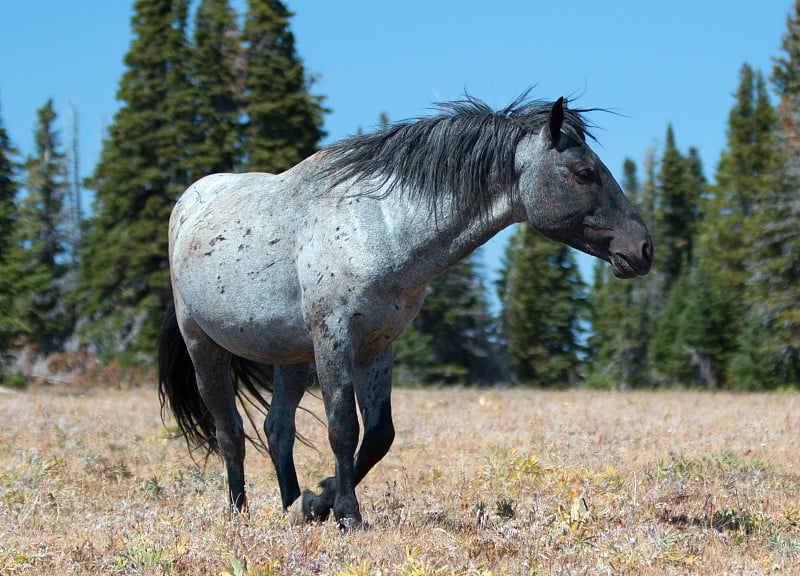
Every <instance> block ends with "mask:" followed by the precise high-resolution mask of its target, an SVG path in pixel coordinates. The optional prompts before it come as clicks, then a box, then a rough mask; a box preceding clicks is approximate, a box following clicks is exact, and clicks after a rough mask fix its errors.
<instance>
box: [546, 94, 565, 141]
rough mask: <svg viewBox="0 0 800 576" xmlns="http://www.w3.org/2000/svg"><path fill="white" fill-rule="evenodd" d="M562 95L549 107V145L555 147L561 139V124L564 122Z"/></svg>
mask: <svg viewBox="0 0 800 576" xmlns="http://www.w3.org/2000/svg"><path fill="white" fill-rule="evenodd" d="M565 105H566V103H565V102H564V97H563V96H562V97H561V98H559V99H558V100H556V101H555V102H554V103H553V107H552V108H551V109H550V146H552V147H553V148H555V147H556V146H558V141H559V140H560V139H561V125H562V124H563V123H564V106H565Z"/></svg>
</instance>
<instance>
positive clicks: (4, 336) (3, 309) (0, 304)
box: [0, 116, 24, 381]
mask: <svg viewBox="0 0 800 576" xmlns="http://www.w3.org/2000/svg"><path fill="white" fill-rule="evenodd" d="M15 155H16V150H15V149H14V147H13V146H12V145H11V140H10V139H9V137H8V133H7V132H6V129H5V126H4V125H3V119H2V116H0V381H2V380H3V377H4V367H5V365H6V363H7V360H8V354H9V352H10V350H11V347H12V345H13V343H14V340H15V339H16V338H17V337H18V336H19V334H20V333H21V332H22V330H23V329H24V323H23V322H22V320H21V319H20V317H19V316H18V314H17V313H16V310H15V308H14V301H15V299H16V298H17V296H18V294H19V293H20V288H21V287H20V280H21V272H20V264H21V263H20V262H18V261H16V259H15V258H14V254H15V253H17V254H19V251H18V250H16V245H15V243H14V238H15V237H16V226H17V222H18V220H19V214H18V211H17V205H16V201H15V200H16V196H17V192H18V189H19V186H18V183H17V179H16V176H17V168H18V166H17V164H16V163H15V162H14V161H13V160H12V158H13V156H15Z"/></svg>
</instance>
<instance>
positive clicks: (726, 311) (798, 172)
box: [0, 0, 800, 390]
mask: <svg viewBox="0 0 800 576" xmlns="http://www.w3.org/2000/svg"><path fill="white" fill-rule="evenodd" d="M190 16H191V21H190ZM292 16H293V15H292V13H291V12H289V10H288V9H287V8H286V6H285V5H284V4H283V3H282V2H280V1H279V0H248V1H247V3H246V10H245V13H244V14H237V13H235V12H234V11H233V9H232V8H231V6H230V4H229V2H228V0H195V1H194V2H192V1H191V0H136V2H135V4H134V15H133V17H132V19H131V26H132V31H133V41H132V42H131V45H130V48H129V50H128V53H127V55H126V57H125V72H124V75H123V76H122V78H121V79H120V82H119V86H118V92H117V99H118V101H119V109H118V112H117V113H116V115H115V116H114V118H113V121H112V122H111V123H110V125H109V126H108V130H107V134H106V135H105V139H104V142H103V149H102V153H101V156H100V158H99V161H98V163H97V165H96V166H95V167H94V169H93V172H92V175H91V177H89V178H88V179H86V181H80V180H79V178H78V176H77V173H78V169H77V166H76V160H75V159H76V158H77V148H78V146H79V144H80V143H79V142H77V141H76V140H75V139H73V140H72V141H65V139H64V137H63V135H62V134H61V133H60V132H59V131H58V129H57V126H58V122H57V116H56V113H55V107H54V103H53V101H52V100H49V99H47V95H43V103H42V105H41V107H40V108H39V109H38V111H37V120H36V124H35V126H32V127H31V130H32V132H33V134H34V145H33V148H32V149H31V150H18V149H16V148H15V146H14V143H13V142H12V141H11V140H10V138H9V136H8V134H7V133H6V130H5V129H4V127H3V118H2V107H0V381H1V382H2V383H4V384H5V385H8V386H24V385H25V384H26V382H27V381H28V380H29V379H30V378H31V370H32V366H34V365H36V366H39V367H40V368H41V367H42V366H45V367H46V368H47V370H48V371H49V372H50V373H53V374H55V373H59V372H61V373H63V372H67V373H68V372H70V371H86V370H88V369H89V366H94V365H100V366H102V365H108V364H112V363H113V364H115V365H117V366H120V367H122V369H123V370H125V369H131V370H133V369H139V370H140V369H144V370H147V369H149V368H151V367H152V366H153V364H154V361H155V357H154V356H155V342H156V340H157V336H158V333H159V331H160V328H161V324H162V321H163V314H164V310H165V309H166V307H167V305H168V302H169V301H170V299H171V294H170V289H169V270H168V265H167V223H168V219H169V214H170V210H171V208H172V206H173V204H174V202H175V200H176V198H177V197H178V196H179V195H180V194H181V193H182V192H183V190H184V189H185V188H186V187H187V186H188V185H189V184H190V183H191V182H193V181H195V180H197V179H198V178H200V177H202V176H204V175H206V174H209V173H213V172H232V171H266V172H280V171H282V170H285V169H287V168H289V167H291V166H293V165H294V164H296V163H298V162H299V161H301V160H302V159H303V158H305V157H307V156H309V155H310V154H312V153H314V152H315V151H317V150H318V149H319V147H320V142H321V140H322V139H323V138H324V137H325V128H324V120H325V114H326V113H327V112H328V110H327V109H326V106H325V97H324V95H321V94H316V93H315V91H314V82H313V77H312V76H311V75H310V74H309V73H308V72H307V71H306V70H305V69H304V67H303V61H302V58H301V57H300V55H299V54H298V53H297V50H296V48H295V38H294V36H293V34H292V31H291V21H292ZM786 26H787V28H786V31H785V34H784V36H783V38H782V44H781V50H780V53H779V54H778V55H776V57H775V59H774V66H773V68H772V69H771V70H766V71H763V70H758V69H753V68H752V67H751V66H750V65H748V64H747V63H742V66H741V69H740V73H739V76H738V78H731V92H732V93H733V95H734V97H733V98H732V100H731V108H730V112H729V116H728V123H727V129H726V139H727V140H726V142H727V143H726V146H725V149H724V150H723V152H722V154H721V156H720V157H719V158H713V159H710V160H711V161H712V162H713V163H714V165H715V166H716V171H715V173H714V174H713V178H712V179H711V181H709V180H707V179H706V177H705V176H704V174H705V173H706V172H705V171H704V167H703V162H702V160H701V158H700V155H699V153H698V151H697V149H695V148H693V147H692V146H691V143H685V142H681V141H680V129H681V127H680V126H673V125H668V126H665V127H664V133H663V135H654V137H658V138H659V139H660V140H661V139H662V138H663V140H661V141H663V145H662V146H660V147H658V148H653V149H650V150H646V151H639V150H633V151H631V152H630V153H631V155H632V156H633V157H640V156H643V157H644V161H642V162H636V161H634V160H631V159H628V160H626V161H625V163H624V166H622V167H611V168H612V169H613V170H614V171H615V172H617V171H618V169H621V171H620V172H619V173H620V174H622V178H621V182H620V183H621V185H622V187H623V189H624V190H625V193H626V195H627V196H628V197H629V198H630V199H631V200H632V201H633V202H634V203H635V204H636V205H637V206H638V207H639V210H640V213H641V214H642V215H643V217H644V219H645V221H646V222H647V224H648V226H649V227H650V230H651V231H652V233H653V239H654V244H655V247H656V249H655V264H654V268H653V271H652V272H651V273H650V275H648V276H646V277H644V278H640V279H637V280H635V281H620V280H617V279H615V278H614V277H613V276H612V274H611V270H610V267H609V266H608V265H606V264H605V263H603V262H599V261H598V262H597V264H596V265H595V269H594V274H593V277H591V278H584V277H582V276H581V273H580V271H579V269H578V265H577V262H576V254H575V252H574V251H573V250H571V249H569V248H567V247H565V246H562V245H558V244H554V243H552V242H550V241H548V240H546V239H545V238H544V237H542V236H541V235H540V234H538V233H537V232H536V231H535V230H533V229H532V228H531V227H529V226H527V225H520V226H518V227H517V228H516V229H515V230H514V232H513V234H512V235H511V238H510V240H509V243H508V245H507V248H506V251H505V255H504V257H503V261H502V269H501V273H500V277H499V279H498V280H497V281H496V282H494V283H492V285H488V284H487V281H486V280H485V278H484V277H483V276H482V274H481V271H480V267H479V265H478V262H477V258H476V257H475V256H474V255H473V256H470V257H469V258H467V259H466V260H465V261H463V262H461V263H460V264H458V265H456V266H455V267H453V268H451V269H450V270H449V271H447V272H446V273H444V274H443V275H442V276H440V277H439V278H437V279H436V280H435V281H434V282H433V283H432V284H431V286H430V287H429V289H428V295H427V299H426V303H425V305H424V307H423V309H422V311H421V312H420V314H419V315H418V317H417V318H416V320H415V321H414V323H413V324H412V325H411V327H410V328H409V330H408V331H407V332H406V333H405V334H404V335H403V336H401V337H400V339H399V340H398V341H397V342H396V344H395V364H396V373H397V378H396V380H397V381H399V382H404V383H409V384H467V383H469V384H477V385H486V386H489V385H507V384H509V383H511V384H515V385H530V386H540V387H549V388H561V387H570V386H588V387H596V388H609V389H630V388H657V387H673V386H691V387H700V388H709V389H733V390H773V389H785V388H790V389H795V388H797V387H798V386H800V137H799V136H798V131H800V2H796V3H795V4H794V6H793V9H792V11H791V13H790V14H789V15H788V18H787V25H786ZM220 79H221V80H222V81H220ZM1 105H2V103H1V102H0V106H1ZM386 122H387V119H386V118H385V117H382V118H381V123H382V124H384V125H385V124H386ZM83 187H86V188H88V189H89V190H91V191H92V192H93V197H94V202H93V204H92V206H90V207H87V206H82V205H81V194H80V190H81V189H82V188H83ZM542 261H546V262H548V266H547V268H546V269H545V271H544V272H543V271H542V267H541V265H540V264H541V262H542ZM490 290H491V291H493V292H495V293H496V294H497V296H498V298H499V301H500V303H501V308H500V311H499V313H498V314H492V313H491V312H490V307H489V304H488V302H489V297H488V296H489V293H488V291H490Z"/></svg>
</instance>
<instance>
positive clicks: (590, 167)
mask: <svg viewBox="0 0 800 576" xmlns="http://www.w3.org/2000/svg"><path fill="white" fill-rule="evenodd" d="M564 108H565V106H564V100H563V98H559V99H558V101H557V102H555V104H553V107H552V109H551V111H550V117H549V120H548V121H547V122H546V123H545V125H544V126H543V127H542V129H541V131H540V132H538V133H534V134H532V135H531V136H530V137H528V138H526V139H524V140H523V141H522V142H521V143H520V147H519V149H518V153H517V170H518V173H519V175H520V178H519V187H520V188H519V190H520V194H521V199H522V203H523V206H524V208H525V211H526V213H527V219H528V221H529V222H530V223H531V224H532V225H533V227H534V228H536V229H538V230H539V231H540V232H542V233H543V234H544V235H545V236H547V237H548V238H551V239H553V240H556V241H558V242H564V243H566V244H569V245H570V246H572V247H574V248H577V249H579V250H582V251H583V252H586V253H588V254H591V255H593V256H597V257H598V258H602V259H603V260H606V261H607V262H610V263H611V265H612V267H613V272H614V275H615V276H617V277H618V278H633V277H635V276H638V275H644V274H647V273H648V272H649V270H650V266H651V264H652V262H653V241H652V239H651V238H650V232H649V231H648V229H647V226H645V224H644V222H643V221H642V218H641V217H640V216H639V214H638V213H637V212H636V209H635V208H634V207H633V205H632V204H631V203H630V202H629V201H628V199H627V198H626V197H625V195H624V194H623V193H622V190H621V189H620V187H619V184H617V182H616V181H615V180H614V177H613V176H611V172H609V170H608V168H606V166H605V165H604V164H603V163H602V162H601V161H600V159H599V158H598V157H597V154H595V153H594V152H593V151H592V150H591V149H590V148H589V146H588V145H587V144H586V141H585V136H584V134H583V131H582V128H581V127H575V126H571V125H570V123H569V122H567V123H565V121H564V115H565V112H564ZM573 114H574V113H573ZM576 117H577V116H576ZM536 158H539V161H536Z"/></svg>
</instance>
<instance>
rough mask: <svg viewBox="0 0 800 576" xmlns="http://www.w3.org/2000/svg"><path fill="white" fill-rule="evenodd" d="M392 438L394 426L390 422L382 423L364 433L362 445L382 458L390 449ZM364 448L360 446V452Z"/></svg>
mask: <svg viewBox="0 0 800 576" xmlns="http://www.w3.org/2000/svg"><path fill="white" fill-rule="evenodd" d="M394 436H395V432H394V424H392V422H391V420H389V421H383V422H381V423H380V424H379V425H377V426H375V427H373V428H372V429H370V430H365V431H364V441H363V444H364V445H366V446H368V448H369V449H370V450H371V451H374V452H375V453H381V457H383V456H384V455H385V454H386V453H387V452H388V451H389V448H391V446H392V443H393V442H394ZM364 447H365V446H362V448H361V449H362V451H363V450H364Z"/></svg>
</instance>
